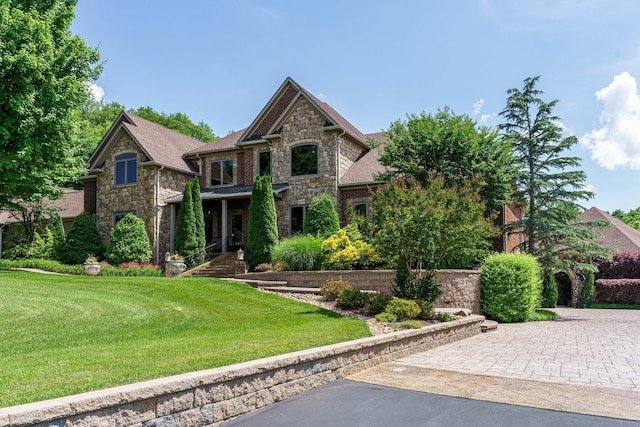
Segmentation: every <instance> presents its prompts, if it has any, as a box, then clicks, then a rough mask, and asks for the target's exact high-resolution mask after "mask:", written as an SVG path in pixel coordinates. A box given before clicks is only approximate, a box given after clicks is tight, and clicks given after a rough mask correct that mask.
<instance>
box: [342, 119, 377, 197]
mask: <svg viewBox="0 0 640 427" xmlns="http://www.w3.org/2000/svg"><path fill="white" fill-rule="evenodd" d="M365 137H366V138H367V139H373V140H374V141H376V142H380V143H382V142H384V141H385V140H386V136H385V133H384V132H377V133H371V134H367V135H365ZM379 148H380V147H378V148H372V149H370V150H369V151H366V152H364V153H363V154H362V155H361V156H360V157H358V158H357V159H356V161H355V162H354V163H353V165H351V167H350V168H349V170H347V172H346V173H345V174H344V176H343V177H342V179H341V180H340V185H356V184H363V183H370V182H373V181H375V178H376V175H378V174H381V173H383V172H384V171H385V167H384V166H382V165H381V164H380V162H379V161H378V157H379V155H380V152H379Z"/></svg>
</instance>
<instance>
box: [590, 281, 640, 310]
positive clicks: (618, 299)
mask: <svg viewBox="0 0 640 427" xmlns="http://www.w3.org/2000/svg"><path fill="white" fill-rule="evenodd" d="M595 294H596V296H595V299H596V301H597V302H605V303H614V304H640V279H598V280H596V289H595Z"/></svg>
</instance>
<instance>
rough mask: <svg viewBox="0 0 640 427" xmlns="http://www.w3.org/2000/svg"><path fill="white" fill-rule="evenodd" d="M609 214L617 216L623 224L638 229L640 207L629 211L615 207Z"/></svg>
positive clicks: (639, 227) (639, 226) (639, 228)
mask: <svg viewBox="0 0 640 427" xmlns="http://www.w3.org/2000/svg"><path fill="white" fill-rule="evenodd" d="M611 216H612V217H614V218H618V219H619V220H620V221H622V222H624V223H625V224H627V225H629V226H631V227H633V228H635V229H636V230H639V231H640V208H636V209H631V210H629V212H624V211H622V210H620V209H616V210H615V211H613V212H612V213H611Z"/></svg>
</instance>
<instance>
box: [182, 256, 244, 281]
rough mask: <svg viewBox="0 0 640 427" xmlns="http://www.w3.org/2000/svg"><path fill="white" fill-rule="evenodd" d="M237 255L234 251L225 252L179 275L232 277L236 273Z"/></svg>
mask: <svg viewBox="0 0 640 427" xmlns="http://www.w3.org/2000/svg"><path fill="white" fill-rule="evenodd" d="M237 260H238V255H237V254H236V253H235V252H225V253H222V254H220V255H218V256H217V257H215V258H213V259H212V260H210V261H207V262H205V263H204V264H201V265H199V266H197V267H193V268H192V269H190V270H187V271H185V272H184V273H182V274H181V275H180V277H185V276H198V277H216V278H225V277H234V276H235V273H236V261H237Z"/></svg>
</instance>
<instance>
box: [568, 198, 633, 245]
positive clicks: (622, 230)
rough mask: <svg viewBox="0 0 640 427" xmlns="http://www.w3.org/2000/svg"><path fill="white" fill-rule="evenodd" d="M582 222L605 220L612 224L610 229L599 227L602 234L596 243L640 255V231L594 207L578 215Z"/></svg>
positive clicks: (598, 229)
mask: <svg viewBox="0 0 640 427" xmlns="http://www.w3.org/2000/svg"><path fill="white" fill-rule="evenodd" d="M578 219H579V220H580V221H595V220H605V221H609V222H611V225H610V226H608V227H597V228H596V229H595V230H597V231H599V232H601V233H602V237H601V238H599V239H597V240H596V241H597V242H598V243H600V244H602V245H607V246H612V247H614V248H616V249H618V251H620V252H631V253H640V231H638V230H636V229H635V228H633V227H631V226H630V225H627V224H625V223H624V222H622V221H620V220H619V219H618V218H615V217H613V216H611V215H609V214H608V213H606V212H603V211H601V210H600V209H598V208H596V207H593V208H591V209H589V210H588V211H585V212H583V213H581V214H580V215H578Z"/></svg>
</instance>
